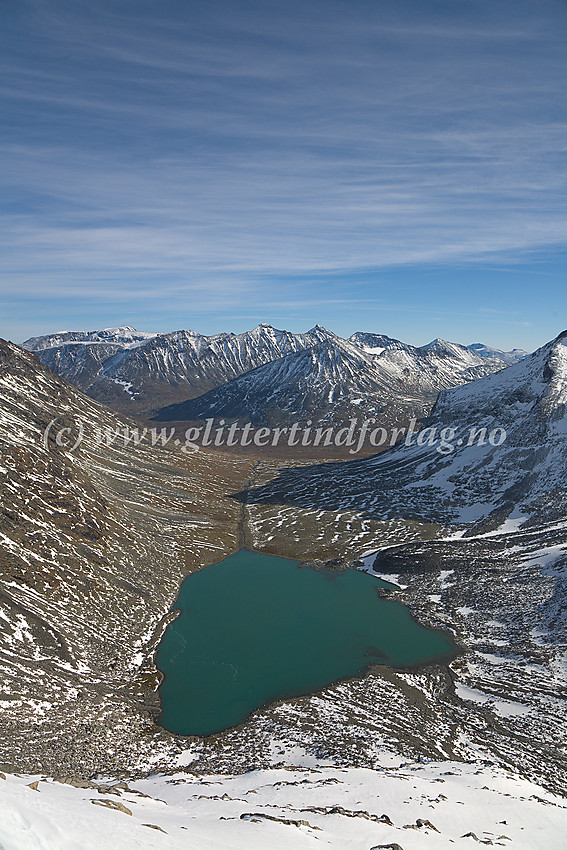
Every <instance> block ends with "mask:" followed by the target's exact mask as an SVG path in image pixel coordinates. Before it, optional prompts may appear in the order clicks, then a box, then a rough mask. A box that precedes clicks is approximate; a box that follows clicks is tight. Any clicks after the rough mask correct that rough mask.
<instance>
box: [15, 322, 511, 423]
mask: <svg viewBox="0 0 567 850" xmlns="http://www.w3.org/2000/svg"><path fill="white" fill-rule="evenodd" d="M23 347H24V348H26V349H28V350H29V351H33V352H34V353H36V354H37V355H38V357H39V358H40V360H41V361H42V362H43V363H44V364H45V365H47V366H49V368H50V369H52V370H53V371H54V372H56V373H57V374H59V375H60V376H62V377H64V378H65V379H66V380H68V381H70V382H71V383H72V384H74V385H75V386H76V387H78V388H79V389H81V390H83V391H84V392H86V393H87V394H88V395H89V396H91V398H93V399H96V400H97V401H101V402H103V403H105V404H107V405H109V406H110V407H112V408H114V409H115V410H117V411H119V412H121V413H125V414H129V415H133V416H138V417H141V418H153V417H155V418H156V419H158V420H160V421H173V420H175V421H193V420H199V419H206V418H209V417H213V418H219V417H223V418H225V419H233V420H234V419H242V420H245V421H251V422H254V423H256V424H261V423H262V424H263V423H270V424H280V423H283V424H285V423H286V422H291V421H298V422H305V421H307V420H308V419H312V420H313V421H315V420H317V421H325V422H326V421H331V422H343V421H348V420H349V419H350V418H353V417H354V418H360V417H369V416H376V417H379V418H380V421H381V422H382V423H383V424H388V423H393V422H399V421H401V420H404V419H407V418H409V417H411V416H423V415H425V414H426V413H427V412H428V411H429V410H430V408H431V405H432V404H433V402H434V401H435V398H436V397H437V394H438V393H439V391H440V390H442V389H446V388H448V387H452V386H455V385H458V384H461V383H465V382H468V381H471V380H475V379H476V378H479V377H482V376H483V375H485V374H489V373H491V372H495V371H498V370H500V369H502V368H504V367H505V366H507V365H508V364H509V363H510V362H513V361H516V360H518V359H520V358H521V357H522V356H524V355H525V352H522V351H519V350H517V349H516V350H514V351H513V352H501V351H498V350H496V349H491V348H489V347H487V346H482V345H481V344H480V343H475V345H474V346H471V347H467V346H463V345H458V344H456V343H451V342H445V341H443V340H439V339H436V340H434V341H433V342H431V343H429V345H425V346H422V347H419V348H418V347H415V346H412V345H409V344H407V343H404V342H401V341H400V340H397V339H392V338H391V337H388V336H384V335H380V334H372V333H363V332H357V333H355V334H353V335H352V336H351V337H349V339H348V340H345V339H342V338H341V337H338V336H337V335H336V334H334V333H333V332H332V331H329V330H327V329H326V328H323V327H322V326H320V325H316V326H315V327H314V328H312V329H311V330H309V331H307V332H306V333H302V334H294V333H291V332H290V331H285V330H277V329H276V328H273V327H272V326H271V325H268V324H260V325H258V327H256V328H254V329H253V330H250V331H246V332H244V333H240V334H234V333H221V334H215V335H212V336H205V335H203V334H199V333H197V332H195V331H174V332H172V333H160V334H158V333H144V332H139V331H137V330H136V329H135V328H131V327H128V326H126V327H118V328H106V329H104V330H98V331H88V332H87V331H65V332H62V333H59V334H50V335H47V336H40V337H33V338H31V339H29V340H27V341H26V342H25V343H24V344H23Z"/></svg>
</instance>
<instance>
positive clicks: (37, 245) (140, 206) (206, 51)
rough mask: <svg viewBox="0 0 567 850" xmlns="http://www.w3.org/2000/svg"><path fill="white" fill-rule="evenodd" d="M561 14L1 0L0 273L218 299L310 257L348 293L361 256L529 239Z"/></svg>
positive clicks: (395, 257)
mask: <svg viewBox="0 0 567 850" xmlns="http://www.w3.org/2000/svg"><path fill="white" fill-rule="evenodd" d="M536 7H537V8H536ZM566 21H567V13H566V10H565V8H564V6H563V5H562V4H560V3H556V2H553V0H549V2H546V0H544V1H543V2H541V3H538V4H533V3H527V2H525V3H522V2H514V3H512V2H504V1H503V0H502V2H493V3H488V2H483V0H479V2H478V3H476V4H472V5H471V6H465V5H464V4H463V5H462V6H460V5H459V4H443V3H439V4H421V3H417V2H413V0H403V2H402V3H398V2H396V3H394V2H386V3H380V4H376V3H370V2H366V0H359V2H355V3H352V4H348V6H347V5H346V4H343V3H341V2H337V0H328V2H325V3H323V2H313V3H310V4H299V3H294V2H292V3H291V4H285V6H284V5H282V4H277V3H272V2H269V0H268V2H266V3H263V4H261V5H259V6H258V5H256V4H254V3H252V2H250V3H249V2H244V3H242V4H238V5H236V4H232V3H228V2H221V0H217V2H212V3H210V2H209V3H204V2H202V3H201V2H195V3H192V4H190V6H187V4H185V3H181V2H173V0H168V2H165V3H163V4H160V5H159V7H158V6H156V5H155V4H153V3H151V2H149V0H141V2H139V3H136V4H135V5H134V4H130V3H129V2H127V0H123V2H119V3H107V2H101V3H99V4H96V5H95V6H93V7H89V9H87V8H86V6H84V5H83V4H80V3H79V4H77V3H72V2H70V0H69V2H67V0H49V2H45V3H44V2H42V3H39V2H23V3H22V4H21V7H20V10H19V12H18V14H17V15H13V16H11V18H10V20H9V21H7V22H6V23H7V26H6V27H5V29H4V49H3V50H2V55H3V57H4V58H3V62H4V68H5V73H4V74H3V80H4V82H3V83H2V86H1V92H0V93H1V94H2V96H3V98H4V99H5V103H6V109H7V110H8V112H7V113H6V114H9V115H10V120H9V121H8V122H7V123H6V126H5V131H4V134H3V136H2V140H1V141H0V152H1V154H2V157H3V159H4V161H5V163H6V165H7V167H8V168H7V173H8V175H9V176H8V178H7V179H6V180H5V183H4V187H3V189H4V191H3V197H4V203H3V204H2V206H1V207H0V220H1V223H2V242H3V249H2V250H3V257H4V260H3V263H4V268H5V271H4V273H3V276H2V278H1V279H0V295H1V296H2V297H3V298H4V299H8V298H10V297H14V298H18V297H19V295H20V294H22V295H25V296H26V297H27V298H34V297H35V298H40V297H42V296H45V295H46V293H49V297H50V298H52V299H61V309H62V310H63V311H64V309H65V308H64V302H65V303H68V299H73V301H74V303H75V304H79V303H80V302H81V301H83V302H86V301H89V302H90V301H99V302H103V301H106V302H108V303H109V304H111V303H113V302H114V303H116V302H118V301H121V300H122V301H124V300H126V299H128V298H133V297H135V298H136V299H138V300H139V301H145V302H146V303H147V304H148V305H152V304H155V302H156V300H157V299H158V295H157V293H158V292H161V293H162V296H161V297H162V298H176V297H179V296H180V294H182V293H187V295H188V297H189V296H191V297H193V298H198V299H199V304H200V305H208V304H209V301H210V300H214V298H215V297H216V298H223V299H226V300H227V302H230V304H232V305H234V307H235V310H236V308H237V306H238V304H239V303H240V304H242V303H243V302H246V301H247V300H248V299H250V298H255V299H257V300H258V301H263V302H265V303H266V304H267V303H268V302H269V300H270V298H271V296H272V293H276V292H278V289H279V290H281V282H280V281H281V280H282V279H285V280H286V287H287V290H286V291H287V292H288V293H289V299H290V301H292V300H294V298H295V287H294V285H293V283H292V282H290V281H291V280H292V279H293V278H297V280H298V284H297V285H298V287H299V286H300V281H302V282H303V283H302V285H303V286H309V287H310V291H311V294H312V295H313V298H312V300H313V301H315V302H316V301H317V300H318V299H321V300H323V299H324V296H325V294H326V291H327V290H328V288H329V287H330V288H331V289H333V287H334V286H335V285H336V286H337V287H338V286H339V284H338V283H337V284H335V283H333V282H331V283H329V281H328V278H329V276H332V278H333V281H334V280H336V278H337V276H340V275H342V276H343V285H344V281H345V280H346V281H349V280H350V281H351V285H352V286H354V290H353V295H354V296H355V297H358V296H364V295H367V294H369V292H370V294H372V290H371V285H370V284H369V283H368V281H367V278H365V281H366V283H364V284H361V283H356V285H355V284H352V278H353V276H357V275H361V274H362V275H364V274H366V273H367V272H368V271H369V270H376V272H377V273H378V272H381V271H383V270H387V269H392V268H402V267H404V266H407V265H414V266H419V265H420V264H424V265H431V264H440V265H445V266H447V265H452V266H454V267H455V268H457V267H458V266H459V264H461V265H462V264H465V265H466V264H472V265H475V264H476V265H477V266H479V267H480V266H481V265H482V264H485V263H486V262H493V261H495V260H498V261H499V262H500V263H501V264H502V263H507V264H509V263H512V264H513V266H514V265H517V264H518V263H521V262H522V261H523V260H526V259H529V258H531V257H533V256H540V255H542V254H549V255H552V254H554V253H555V252H557V251H558V250H559V249H560V248H561V247H562V246H564V244H565V225H564V189H565V179H564V175H563V171H562V166H561V162H562V156H564V151H565V146H566V141H567V123H566V116H565V112H564V108H563V91H562V90H563V82H562V79H563V72H564V67H565V39H564V37H563V35H562V26H563V25H564V24H565V22H566ZM318 279H320V281H321V282H320V283H318V282H317V281H318ZM307 281H308V282H307ZM374 286H376V284H374ZM201 299H202V300H201ZM77 309H78V308H77ZM148 309H149V307H148ZM207 309H208V307H207ZM457 312H458V311H457ZM463 312H467V311H466V310H465V311H463Z"/></svg>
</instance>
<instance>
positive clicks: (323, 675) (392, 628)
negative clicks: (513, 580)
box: [157, 549, 455, 735]
mask: <svg viewBox="0 0 567 850" xmlns="http://www.w3.org/2000/svg"><path fill="white" fill-rule="evenodd" d="M380 587H391V585H388V584H387V582H383V581H380V580H379V579H376V578H374V577H373V576H370V575H368V574H367V573H363V572H360V571H358V570H343V571H336V570H314V569H310V568H308V567H303V568H301V567H299V565H298V563H297V562H296V561H291V560H288V559H286V558H276V557H274V556H272V555H263V554H261V553H258V552H250V551H247V550H244V549H243V550H241V551H240V552H237V553H236V554H235V555H231V556H230V557H228V558H225V559H224V560H223V561H220V562H219V563H218V564H213V565H212V566H210V567H205V568H204V569H202V570H200V571H199V572H196V573H193V574H192V575H190V576H188V577H187V578H186V579H185V581H184V582H183V585H182V587H181V591H180V594H179V598H178V600H177V602H176V604H175V608H176V609H180V610H181V614H180V615H179V616H178V617H177V619H176V620H174V621H173V623H171V624H170V625H169V626H168V627H167V629H166V631H165V634H164V636H163V638H162V641H161V643H160V646H159V650H158V653H157V666H158V668H159V669H160V670H161V672H162V673H163V674H164V680H163V682H162V684H161V686H160V696H161V703H162V715H161V718H160V721H159V722H160V724H161V725H162V726H163V727H164V728H165V729H168V730H169V731H171V732H175V733H177V734H181V735H210V734H212V733H214V732H219V731H221V730H223V729H227V728H229V727H231V726H236V725H238V724H239V723H241V722H242V721H243V720H245V719H246V718H247V717H248V716H249V715H250V714H251V712H253V711H254V710H255V709H257V708H259V707H260V706H262V705H265V704H266V703H269V702H271V701H273V700H278V699H284V698H286V697H294V696H300V695H305V694H310V693H314V692H316V691H318V690H321V689H322V688H324V687H325V686H326V685H329V684H331V683H333V682H337V681H340V680H341V679H346V678H350V677H352V676H357V675H360V674H362V673H363V672H364V671H365V669H366V668H367V667H368V666H369V665H371V664H387V665H390V666H394V667H400V666H401V667H406V666H413V665H417V664H421V663H425V662H428V661H433V660H438V659H443V660H444V659H448V658H449V657H452V656H453V655H454V650H455V645H454V643H453V641H452V640H451V637H450V635H448V634H447V633H443V632H439V631H434V630H431V629H427V628H424V627H423V626H420V625H419V624H418V623H416V622H415V621H414V620H413V619H412V617H411V616H410V613H409V610H408V609H407V608H405V607H404V606H403V605H401V604H400V603H398V602H393V601H390V600H387V599H381V598H380V597H379V596H378V593H377V588H380Z"/></svg>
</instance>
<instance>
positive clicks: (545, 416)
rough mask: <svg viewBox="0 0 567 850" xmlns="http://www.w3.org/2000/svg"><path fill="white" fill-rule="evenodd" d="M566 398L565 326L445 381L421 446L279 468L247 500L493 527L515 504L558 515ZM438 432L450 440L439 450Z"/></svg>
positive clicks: (566, 456)
mask: <svg viewBox="0 0 567 850" xmlns="http://www.w3.org/2000/svg"><path fill="white" fill-rule="evenodd" d="M566 402H567V332H564V333H562V334H560V335H559V336H558V337H557V338H556V339H555V340H553V341H552V342H549V343H548V344H547V345H544V346H543V347H542V348H540V349H539V350H538V351H536V352H534V353H533V354H531V355H529V356H527V357H525V358H523V359H522V360H520V361H519V362H517V363H515V364H514V365H512V366H509V367H508V368H507V369H505V370H502V371H498V372H497V373H495V374H491V375H488V376H486V377H483V378H480V379H479V380H476V381H472V382H470V383H467V384H465V385H464V386H460V387H456V388H454V389H448V390H443V391H442V392H441V393H440V395H439V398H438V399H437V402H436V403H435V406H434V407H433V410H432V413H431V416H430V417H429V419H428V420H427V422H426V423H425V424H426V426H427V431H426V432H422V434H421V437H420V441H421V442H423V443H424V444H423V445H418V444H417V443H418V442H419V441H417V440H415V439H414V440H413V441H412V444H411V445H406V444H405V442H404V441H403V440H402V442H401V444H400V445H399V446H397V447H394V448H393V449H391V450H389V451H387V452H385V453H382V454H380V455H379V456H376V457H372V458H368V459H364V460H360V461H352V462H350V463H347V464H333V465H329V464H324V465H318V466H312V467H308V468H305V467H303V468H301V469H296V470H293V469H292V470H287V471H283V472H282V473H281V475H280V477H279V478H278V479H277V480H275V481H274V482H273V483H271V484H269V485H267V486H266V487H264V488H259V489H257V490H255V491H252V492H251V493H249V494H248V501H249V502H251V503H252V502H258V503H261V502H262V500H267V501H276V502H277V501H281V502H282V503H285V504H293V505H297V506H301V507H303V508H310V509H313V508H316V509H325V510H337V511H338V510H344V509H349V510H358V511H362V512H364V513H365V515H367V516H369V517H373V518H391V517H399V516H404V517H411V518H415V519H421V520H425V521H438V522H444V523H471V522H474V523H479V522H481V521H482V522H487V521H488V522H489V524H490V522H492V524H493V525H494V526H495V527H498V525H499V524H502V523H503V522H504V520H505V519H506V518H507V517H508V516H509V515H511V514H512V513H513V512H516V514H515V515H518V516H519V514H517V512H518V511H519V512H521V515H522V516H523V518H524V521H526V522H527V521H528V519H529V518H531V520H530V521H531V522H532V523H535V522H536V521H538V520H553V519H555V518H557V519H564V518H565V513H566V510H565V505H566V491H567V485H566V478H565V475H566V471H567V418H566V412H565V404H566ZM447 429H449V430H447ZM442 432H445V436H446V437H449V438H450V439H448V440H447V445H446V446H444V447H442V448H443V451H437V450H436V449H435V448H433V445H437V446H438V447H439V446H440V445H441V444H440V440H439V437H440V435H441V434H442ZM471 433H472V438H471ZM491 434H492V435H493V438H492V440H490V439H489V435H491ZM429 437H431V443H430V441H429V439H428V438H429ZM469 443H470V444H469ZM490 517H492V520H488V518H490ZM487 530H488V526H487Z"/></svg>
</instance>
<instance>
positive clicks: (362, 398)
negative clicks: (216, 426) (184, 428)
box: [156, 337, 503, 426]
mask: <svg viewBox="0 0 567 850" xmlns="http://www.w3.org/2000/svg"><path fill="white" fill-rule="evenodd" d="M372 341H373V342H375V341H376V340H372ZM382 341H384V342H385V340H382ZM392 343H395V344H392V345H391V346H389V347H387V348H381V347H379V346H370V345H358V344H353V343H352V342H349V341H346V340H342V339H339V338H338V337H333V338H328V339H325V340H324V341H323V342H320V343H319V344H318V345H314V346H313V347H311V348H308V349H306V350H303V351H299V352H296V353H294V354H288V355H287V356H286V357H282V358H281V359H279V360H275V361H274V362H272V363H267V364H266V365H264V366H259V367H258V368H257V369H253V370H252V371H249V372H246V373H245V374H243V375H240V376H239V377H237V378H233V379H232V380H231V381H229V382H228V383H226V384H224V385H222V386H220V387H217V388H216V389H213V390H211V391H210V392H208V393H205V394H204V395H202V396H199V397H198V398H195V399H192V400H190V401H187V402H183V403H181V404H176V405H170V406H167V407H165V408H163V409H162V410H160V411H159V413H158V414H157V416H156V419H158V420H160V421H168V420H169V421H173V420H177V421H179V420H181V421H183V420H200V419H207V418H208V417H213V418H215V419H219V418H221V417H222V418H224V419H225V420H236V419H240V420H241V421H243V422H252V423H254V424H255V425H264V424H268V425H272V426H273V425H291V424H292V423H294V422H297V423H299V424H301V425H302V426H305V425H307V424H308V422H309V421H311V422H313V423H314V424H315V425H316V426H317V425H322V424H329V423H335V424H342V425H344V424H346V423H348V422H349V420H351V419H356V420H358V421H359V422H362V421H363V420H364V419H370V418H375V420H376V422H377V423H379V424H381V425H385V426H393V425H399V424H402V423H403V422H407V421H408V420H409V419H411V418H412V417H416V418H419V417H422V416H424V415H426V414H427V413H428V412H429V411H430V409H431V407H432V405H433V403H434V401H435V399H436V398H437V395H438V393H439V391H440V390H441V389H443V388H444V387H452V386H455V384H460V383H464V382H466V381H471V380H475V379H476V378H479V377H481V376H483V375H486V374H489V373H491V372H494V371H498V370H500V369H502V368H503V364H502V363H501V362H500V361H488V360H483V359H482V358H481V357H479V356H477V355H475V354H473V353H472V352H470V351H469V350H468V349H465V348H462V346H452V348H449V347H448V346H449V344H445V347H444V348H442V347H441V346H437V347H435V348H430V349H428V350H427V351H422V350H420V349H416V348H413V347H412V346H407V345H404V344H403V343H399V344H397V341H392ZM461 348H462V351H461V350H460V349H461Z"/></svg>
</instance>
